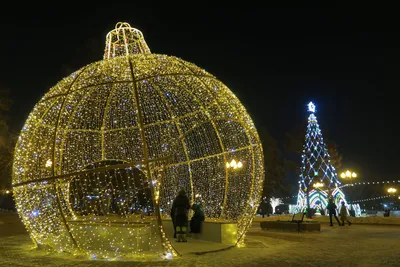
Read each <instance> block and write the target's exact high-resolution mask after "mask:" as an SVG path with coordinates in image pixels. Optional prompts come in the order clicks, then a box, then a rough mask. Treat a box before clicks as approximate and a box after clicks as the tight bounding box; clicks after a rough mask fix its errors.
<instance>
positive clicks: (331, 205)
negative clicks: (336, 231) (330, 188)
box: [326, 198, 341, 226]
mask: <svg viewBox="0 0 400 267" xmlns="http://www.w3.org/2000/svg"><path fill="white" fill-rule="evenodd" d="M326 208H327V209H328V211H329V221H330V223H331V224H330V225H329V226H333V223H332V216H335V219H336V221H337V223H338V224H339V226H340V225H341V223H340V221H339V219H338V217H337V216H336V209H337V206H336V204H335V203H334V202H333V199H332V198H330V199H329V202H328V205H327V206H326Z"/></svg>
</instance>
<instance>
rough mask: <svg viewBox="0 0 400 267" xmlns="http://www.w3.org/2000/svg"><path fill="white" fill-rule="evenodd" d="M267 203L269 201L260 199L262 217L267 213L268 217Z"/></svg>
mask: <svg viewBox="0 0 400 267" xmlns="http://www.w3.org/2000/svg"><path fill="white" fill-rule="evenodd" d="M268 205H269V203H268V202H267V201H266V200H265V199H263V200H261V203H260V214H261V215H262V217H263V218H264V217H265V215H267V216H268V217H269V210H268V208H269V207H268Z"/></svg>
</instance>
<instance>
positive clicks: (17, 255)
mask: <svg viewBox="0 0 400 267" xmlns="http://www.w3.org/2000/svg"><path fill="white" fill-rule="evenodd" d="M0 221H2V222H4V223H3V224H0V266H1V267H8V266H12V267H14V266H15V267H19V266H29V267H35V266H40V267H46V266H52V267H58V266H65V267H70V266H71V267H72V266H73V267H87V266H105V267H108V266H110V267H119V266H143V267H144V266H190V267H196V266H199V267H200V266H207V267H212V266H218V267H223V266H229V267H233V266H246V267H247V266H323V267H330V266H340V267H343V266H351V267H370V266H400V254H399V251H400V242H399V241H400V226H389V225H386V226H384V225H360V224H358V225H357V224H356V225H354V224H353V225H352V226H350V227H349V226H345V227H339V226H337V225H335V226H334V227H329V226H328V224H325V223H324V224H322V230H321V232H306V233H296V232H282V231H272V230H271V231H265V230H261V229H260V227H259V223H258V222H257V223H254V224H253V227H252V228H251V229H250V231H249V232H248V234H247V236H246V241H245V243H246V246H245V247H243V248H232V249H229V250H226V251H221V252H214V253H207V254H203V255H194V254H188V253H185V251H181V252H182V254H183V257H182V258H179V259H174V260H163V261H157V262H132V261H96V260H87V259H78V258H74V257H72V256H68V255H63V254H53V253H47V252H44V251H40V250H37V249H34V248H33V245H32V242H31V240H30V239H29V237H28V235H27V234H26V232H25V230H24V228H23V226H22V224H21V223H20V222H19V220H18V217H17V216H12V215H8V216H6V217H4V216H2V214H0ZM200 245H202V244H200V243H197V241H195V240H189V242H188V243H187V246H190V249H191V250H193V248H195V247H196V246H200ZM183 250H184V249H183Z"/></svg>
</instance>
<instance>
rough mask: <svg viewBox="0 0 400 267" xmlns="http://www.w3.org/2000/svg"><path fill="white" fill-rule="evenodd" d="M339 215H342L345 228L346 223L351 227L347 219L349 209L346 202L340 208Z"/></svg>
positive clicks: (341, 218)
mask: <svg viewBox="0 0 400 267" xmlns="http://www.w3.org/2000/svg"><path fill="white" fill-rule="evenodd" d="M339 215H340V220H341V221H342V226H344V221H347V223H348V224H349V226H350V225H351V222H350V221H349V220H348V219H347V208H346V205H345V203H344V201H342V206H341V207H340V213H339Z"/></svg>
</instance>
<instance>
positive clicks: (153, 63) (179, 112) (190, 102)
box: [13, 54, 264, 255]
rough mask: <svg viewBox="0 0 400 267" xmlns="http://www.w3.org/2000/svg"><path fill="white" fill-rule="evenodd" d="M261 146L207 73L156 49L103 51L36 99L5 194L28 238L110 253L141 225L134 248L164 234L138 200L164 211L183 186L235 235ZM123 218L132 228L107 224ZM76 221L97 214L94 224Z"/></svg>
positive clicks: (250, 207) (255, 187)
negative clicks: (10, 192) (232, 225)
mask: <svg viewBox="0 0 400 267" xmlns="http://www.w3.org/2000/svg"><path fill="white" fill-rule="evenodd" d="M262 155H263V154H262V147H261V143H260V141H259V138H258V134H257V131H256V129H255V127H254V124H253V122H252V120H251V118H250V116H249V115H248V114H247V112H246V110H245V108H244V107H243V105H242V104H241V103H240V101H239V100H238V99H237V98H236V96H235V95H234V94H233V93H232V92H231V91H230V90H229V89H228V88H227V87H226V86H225V85H224V84H223V83H221V82H220V81H218V80H217V79H216V78H215V77H214V76H212V75H211V74H209V73H207V72H206V71H204V70H202V69H200V68H198V67H196V66H195V65H194V64H191V63H189V62H186V61H184V60H181V59H178V58H176V57H170V56H165V55H155V54H138V55H131V56H122V57H116V58H110V59H107V60H102V61H99V62H95V63H93V64H90V65H88V66H86V67H84V68H82V69H81V70H79V71H77V72H75V73H73V74H71V75H70V76H69V77H67V78H65V79H63V80H62V81H61V82H60V83H59V84H57V85H56V86H54V87H53V88H52V89H50V91H49V92H48V93H47V94H46V95H45V96H44V98H43V99H42V100H41V101H40V102H39V103H38V104H37V105H36V106H35V108H34V110H33V111H32V112H31V114H30V115H29V117H28V119H27V121H26V123H25V125H24V128H23V130H22V131H21V135H20V138H19V140H18V143H17V146H16V150H15V160H14V167H13V183H14V184H15V185H16V188H15V192H16V194H15V198H16V202H17V206H18V211H19V213H20V214H21V217H22V218H23V221H24V223H25V225H27V228H28V229H29V230H30V232H31V235H32V238H33V239H34V240H36V241H37V242H41V243H43V244H47V245H49V246H51V247H54V248H59V247H63V249H64V250H72V248H71V247H74V246H75V247H79V248H80V249H83V250H85V251H102V252H101V253H105V252H104V251H110V249H114V250H112V252H110V253H111V254H112V255H119V254H118V253H127V251H125V252H121V251H120V250H117V247H115V246H116V244H119V245H118V246H121V247H124V246H125V247H130V246H129V244H130V243H129V242H134V241H132V240H133V239H134V238H137V239H135V240H136V241H137V242H139V241H138V240H139V236H146V238H148V241H146V242H149V243H148V244H151V245H150V247H146V246H144V244H143V242H144V241H143V240H142V241H140V242H142V243H140V242H139V243H137V244H140V245H138V246H136V247H135V248H132V249H133V250H134V251H136V252H137V253H139V252H140V251H144V250H152V249H153V248H154V247H157V246H161V244H164V243H165V242H161V241H160V239H157V237H156V236H154V233H158V232H157V231H158V230H157V229H160V227H159V225H154V224H153V223H154V221H155V220H152V221H151V223H149V224H145V223H144V222H145V221H143V220H144V219H143V218H140V217H138V216H139V215H138V214H137V212H138V211H139V210H141V211H146V212H147V213H148V214H152V213H154V212H155V214H157V212H158V210H157V208H158V207H159V208H160V209H159V210H160V211H161V216H164V215H166V214H167V213H168V212H169V210H170V208H171V203H172V201H173V199H174V197H175V195H176V193H177V191H178V190H179V189H180V188H181V187H184V188H186V190H187V192H188V195H189V198H190V199H191V201H199V202H202V203H203V207H204V211H205V214H206V216H207V218H208V219H222V220H231V221H236V222H237V223H238V232H239V236H238V241H239V240H241V239H242V237H243V234H244V233H245V232H246V230H247V228H248V226H249V224H250V222H251V220H252V217H253V216H254V214H255V211H256V208H257V206H258V201H259V198H260V192H261V189H262V183H263V178H264V170H263V156H262ZM113 166H114V167H113ZM133 166H134V168H138V169H140V174H138V173H139V172H135V171H134V169H132V168H133ZM21 183H22V184H21ZM150 198H152V201H149V199H150ZM144 199H145V200H146V201H144ZM158 205H159V206H158ZM161 216H159V217H161ZM133 218H135V220H138V221H140V222H141V223H140V224H137V223H136V224H134V228H135V229H134V230H132V229H130V228H129V231H131V232H130V233H131V234H132V236H131V235H130V234H128V235H129V236H130V238H133V239H132V240H131V239H129V241H127V240H128V239H126V240H125V239H124V238H122V236H123V235H124V234H121V233H122V232H118V233H117V232H115V229H116V228H115V227H114V228H113V227H108V226H110V224H111V222H115V223H117V222H118V223H121V224H120V225H125V224H126V223H127V222H129V223H132V222H133ZM106 222H108V223H109V225H108V226H107V227H106V226H104V225H105V223H106ZM86 223H90V224H96V227H94V228H95V229H94V228H93V229H94V230H93V229H92V230H91V231H94V232H93V235H88V233H87V232H85V231H86V230H82V229H86V228H85V227H83V226H82V225H86ZM102 223H103V224H104V225H103V224H102ZM52 225H54V226H52ZM143 225H145V226H146V227H143ZM113 229H114V230H113ZM126 229H128V228H126ZM126 229H123V230H124V231H125V230H126ZM113 231H114V232H113ZM121 231H122V230H121ZM124 233H125V232H124ZM162 235H163V234H162V233H160V236H162ZM121 238H122V239H121ZM110 240H112V242H111V241H110ZM124 240H125V241H124ZM136 241H135V242H136ZM124 242H127V243H124ZM146 242H144V243H146ZM110 244H112V246H111V247H112V248H111V247H110V246H109V245H110ZM146 244H147V243H146ZM113 246H114V247H113ZM118 249H120V247H118ZM133 250H129V252H132V251H133ZM136 252H135V253H136Z"/></svg>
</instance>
